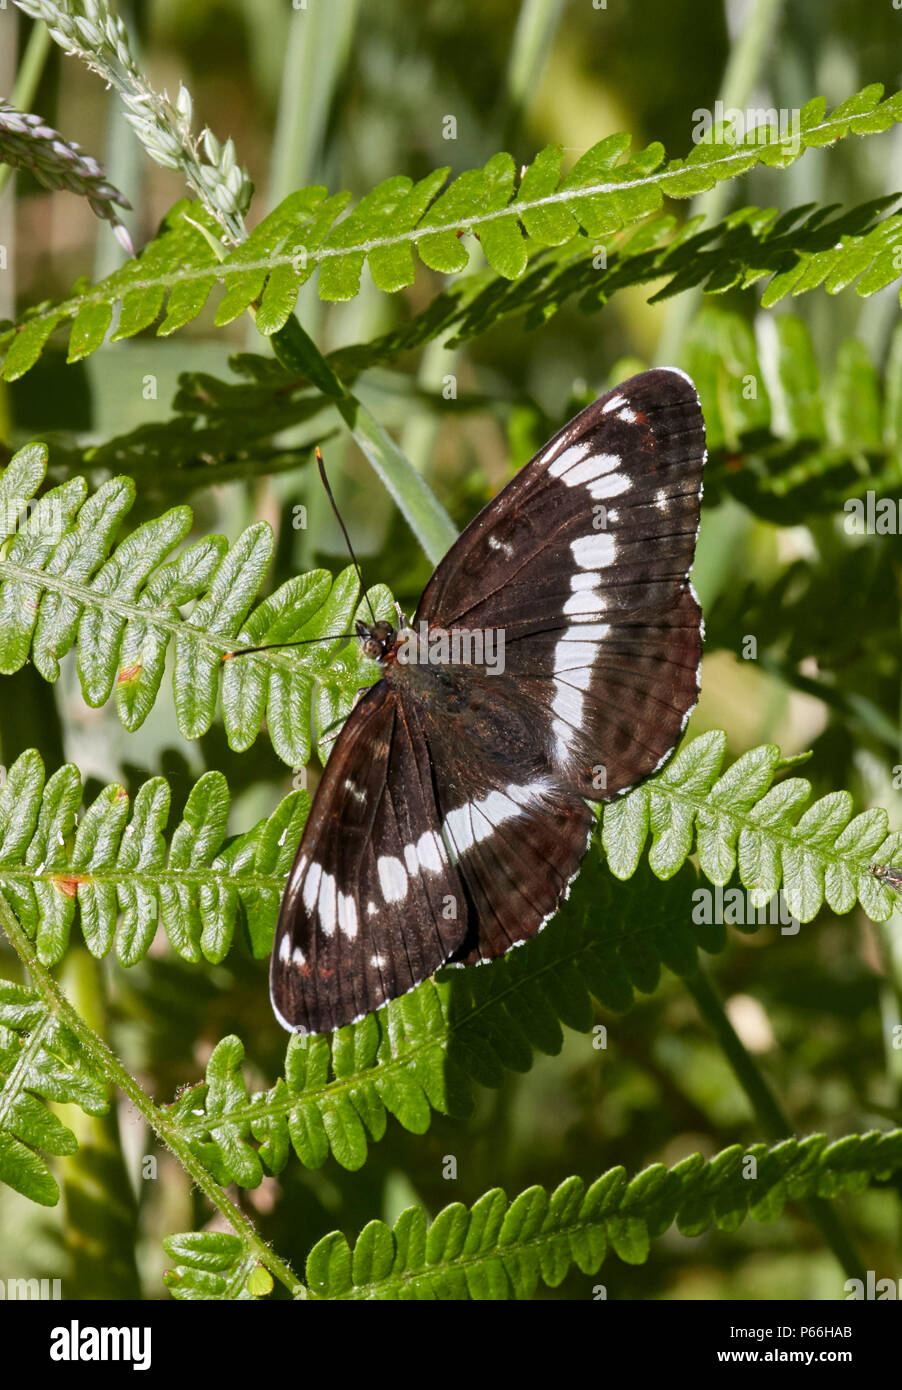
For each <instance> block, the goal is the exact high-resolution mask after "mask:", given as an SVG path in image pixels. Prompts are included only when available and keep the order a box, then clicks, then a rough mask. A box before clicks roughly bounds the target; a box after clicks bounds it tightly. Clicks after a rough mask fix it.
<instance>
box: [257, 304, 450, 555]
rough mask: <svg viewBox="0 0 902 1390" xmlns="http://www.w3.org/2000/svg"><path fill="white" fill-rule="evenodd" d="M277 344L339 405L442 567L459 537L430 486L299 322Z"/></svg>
mask: <svg viewBox="0 0 902 1390" xmlns="http://www.w3.org/2000/svg"><path fill="white" fill-rule="evenodd" d="M272 345H273V349H274V351H275V354H276V356H277V357H278V359H279V361H280V362H281V363H282V365H283V366H285V367H287V368H288V369H289V371H295V372H303V374H304V376H306V377H308V378H309V380H310V381H312V382H313V384H314V386H317V387H319V389H320V390H321V391H322V392H323V394H324V395H326V396H328V397H329V399H330V400H332V401H334V403H335V407H336V409H337V410H338V412H339V414H340V415H341V416H342V418H343V419H344V420H345V422H346V423H347V425H348V427H349V429H350V431H351V434H352V435H353V436H354V438H355V439H356V441H357V443H358V445H359V446H360V448H361V450H362V451H363V453H364V454H365V455H366V457H367V458H368V459H369V461H370V463H371V464H372V466H373V469H374V470H375V472H376V475H377V477H378V478H379V480H380V481H381V482H382V484H383V486H384V487H385V488H386V489H387V491H388V492H389V493H390V495H391V496H392V497H393V498H394V500H395V502H396V503H397V505H398V507H399V508H400V510H401V513H402V515H403V517H404V519H405V520H406V521H407V524H408V525H409V527H410V529H411V531H412V532H413V534H414V535H415V536H416V538H417V540H418V541H419V543H420V545H421V546H422V547H423V550H424V551H425V553H426V555H427V556H428V557H429V559H430V560H431V561H432V563H433V564H434V565H437V564H438V562H439V560H440V559H441V558H442V556H443V555H444V554H445V552H446V551H447V550H448V549H449V548H450V547H451V546H452V545H453V544H454V542H455V540H456V539H457V531H456V529H455V526H454V522H453V521H452V520H451V518H450V516H449V515H448V513H447V512H446V511H445V509H444V507H443V506H442V504H441V502H439V500H438V498H437V497H436V496H435V493H434V492H433V491H432V489H431V488H430V487H429V484H428V483H427V482H426V481H425V479H423V478H422V477H421V476H420V474H419V473H418V472H417V471H416V469H415V468H414V467H413V465H412V463H411V462H410V460H409V459H408V458H407V457H406V456H405V455H404V454H403V453H402V452H401V450H400V449H399V448H398V446H397V444H396V443H395V442H394V440H393V439H392V438H391V437H390V436H389V435H388V434H386V432H385V430H384V429H383V428H382V426H381V425H380V424H379V423H378V421H377V420H375V419H374V418H373V416H372V415H371V414H370V413H369V411H368V410H367V409H366V407H365V406H363V405H361V403H360V401H359V400H358V399H357V398H356V396H353V395H352V394H351V393H350V392H349V391H348V390H347V389H346V388H345V386H344V385H343V384H342V382H341V381H339V379H338V377H337V376H336V375H335V373H334V372H333V370H332V368H331V367H330V366H329V363H328V362H327V361H326V359H325V358H324V357H323V355H322V353H321V352H320V351H319V349H318V348H317V346H316V344H315V343H314V342H313V340H312V338H310V336H309V335H308V334H307V333H306V332H305V330H304V329H303V328H302V327H301V325H300V323H299V322H298V320H297V319H295V318H291V319H289V320H288V322H287V323H286V325H285V327H284V328H282V329H280V330H279V332H278V333H275V334H273V337H272Z"/></svg>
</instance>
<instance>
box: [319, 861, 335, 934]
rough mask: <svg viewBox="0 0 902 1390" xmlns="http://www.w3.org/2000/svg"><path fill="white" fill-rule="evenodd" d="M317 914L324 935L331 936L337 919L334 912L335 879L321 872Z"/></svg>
mask: <svg viewBox="0 0 902 1390" xmlns="http://www.w3.org/2000/svg"><path fill="white" fill-rule="evenodd" d="M317 914H318V916H319V924H320V926H321V927H322V930H323V933H324V935H326V936H332V935H333V934H334V932H335V927H336V925H337V920H338V919H337V917H336V914H335V879H334V878H333V877H332V875H331V874H323V879H322V883H321V884H320V889H319V902H318V903H317Z"/></svg>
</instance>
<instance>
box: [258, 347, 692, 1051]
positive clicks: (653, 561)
mask: <svg viewBox="0 0 902 1390" xmlns="http://www.w3.org/2000/svg"><path fill="white" fill-rule="evenodd" d="M705 457H706V451H705V428H704V420H703V418H702V413H701V408H700V406H699V402H698V395H697V393H696V391H695V387H694V386H693V384H692V382H691V381H690V379H689V378H688V377H687V376H686V375H685V374H684V373H683V372H680V371H677V370H676V369H674V368H666V369H661V370H655V371H649V372H643V373H642V374H641V375H640V376H635V377H633V378H632V379H631V380H629V381H627V382H625V383H624V384H623V385H622V386H619V387H617V389H616V390H614V391H611V392H609V393H608V394H607V395H606V396H603V397H602V398H601V399H600V400H598V401H596V402H595V403H594V404H593V405H590V406H589V407H588V409H586V410H583V411H582V412H581V413H580V414H579V415H577V416H576V418H575V419H574V420H571V421H570V423H569V424H568V425H566V426H565V427H564V428H563V429H562V430H561V431H560V432H559V433H558V434H556V435H555V436H554V438H553V439H552V440H551V442H550V443H549V444H548V445H547V446H546V447H545V448H544V449H543V450H542V451H541V453H539V454H537V455H536V456H535V458H533V459H531V460H530V462H529V463H527V464H526V466H525V467H524V468H522V469H521V470H520V472H519V473H518V474H517V475H516V477H515V478H513V479H512V480H511V482H510V483H508V485H507V486H506V487H505V488H504V489H503V490H502V491H501V492H500V493H499V494H498V496H497V497H496V498H495V499H494V500H493V501H492V502H490V503H489V504H488V506H487V507H485V508H484V510H483V511H482V512H481V513H480V514H479V516H477V517H476V519H475V521H473V522H472V523H471V525H470V526H468V527H467V529H466V531H464V533H463V535H461V537H460V538H459V539H458V540H457V542H456V543H455V544H454V545H453V546H452V548H451V550H450V551H449V552H448V554H447V555H446V557H445V558H444V560H442V561H441V563H440V564H439V566H438V568H437V570H436V571H435V573H434V574H433V576H432V578H431V580H430V581H429V583H428V585H427V586H426V590H425V592H424V594H423V596H422V598H421V599H420V603H419V607H418V608H417V612H416V616H415V618H414V620H413V623H412V629H408V628H407V627H406V625H405V624H404V622H403V618H402V617H401V615H400V613H399V628H398V629H394V628H393V627H391V626H390V625H389V624H388V623H377V622H373V623H372V624H364V623H359V624H358V636H359V638H360V640H361V642H362V643H363V646H364V650H365V651H366V652H367V653H368V654H369V655H371V656H374V657H376V659H377V660H378V661H379V662H380V665H381V667H382V679H381V680H379V681H378V682H377V684H376V685H374V686H372V687H371V688H370V689H369V690H367V692H366V693H365V694H364V695H363V696H362V698H361V699H360V701H359V702H358V704H357V705H356V706H355V708H354V710H353V711H352V713H351V715H350V716H349V718H348V719H347V721H346V723H345V725H344V727H343V729H342V731H341V733H340V734H339V736H338V739H337V741H336V743H335V747H334V749H333V751H332V754H331V756H330V757H329V759H328V762H327V764H326V768H325V771H324V773H323V777H322V781H321V782H320V785H319V787H318V789H317V792H316V796H315V797H314V801H313V806H312V809H311V811H310V815H309V818H308V820H307V825H306V827H305V830H304V835H303V839H302V840H301V844H300V848H299V849H298V853H297V858H296V859H295V861H294V865H293V867H292V870H291V873H290V875H289V878H288V883H287V886H286V889H285V894H284V897H283V899H282V906H281V910H280V913H279V922H278V927H277V930H276V937H275V942H274V945H273V953H272V964H271V971H270V990H271V996H272V1003H273V1008H274V1009H275V1012H276V1015H277V1017H278V1018H279V1020H280V1022H281V1023H282V1024H283V1025H284V1026H285V1027H286V1028H289V1029H291V1030H293V1031H297V1032H306V1033H322V1032H329V1031H331V1030H332V1029H335V1028H339V1027H341V1026H342V1025H343V1024H346V1023H352V1022H355V1021H356V1020H358V1019H360V1018H362V1017H363V1016H364V1015H365V1014H367V1013H370V1012H371V1011H372V1010H373V1009H378V1008H380V1007H381V1006H382V1005H383V1004H385V1003H386V1002H387V1001H388V1000H389V999H394V998H396V997H397V996H398V995H400V994H404V993H406V992H407V991H408V990H411V989H413V988H414V986H415V985H418V984H419V983H420V982H421V981H422V980H425V979H426V978H427V977H428V976H430V975H432V974H433V972H434V971H435V970H437V969H438V967H439V966H441V965H444V964H446V963H447V962H450V961H467V962H477V961H485V960H490V959H492V957H494V956H499V955H502V954H503V953H504V952H505V951H508V950H509V949H510V948H511V947H512V946H517V945H519V944H520V943H521V942H523V941H525V940H527V939H528V938H529V937H531V936H534V935H535V933H536V932H537V931H538V930H539V929H540V927H541V926H542V925H543V924H544V923H545V922H546V921H547V920H548V918H549V917H550V916H551V915H552V914H553V913H554V912H555V911H556V909H557V907H558V905H559V904H560V902H561V901H562V899H563V898H565V897H566V895H567V892H568V890H569V885H570V882H571V880H572V879H573V878H574V876H575V875H576V873H577V871H578V869H579V865H580V861H581V860H582V858H583V855H584V854H585V852H586V850H587V848H588V843H589V837H590V834H591V831H592V829H593V827H594V825H595V815H594V813H593V811H592V809H591V807H590V806H589V805H588V804H587V802H591V801H607V800H610V799H612V798H613V797H616V796H619V795H620V794H621V793H622V792H625V791H627V790H628V789H629V788H630V787H632V786H635V785H636V783H637V782H640V781H642V779H643V778H645V777H648V776H649V774H651V773H653V772H655V771H656V770H657V769H658V768H659V767H661V766H662V764H663V763H664V762H665V761H666V760H667V758H668V757H669V756H670V754H671V752H672V751H673V748H674V746H675V744H676V742H677V739H678V738H679V735H680V734H681V732H682V730H683V728H684V727H685V724H686V721H687V719H688V717H689V714H690V712H691V711H692V709H693V707H694V706H695V702H696V699H697V697H698V690H699V670H700V662H701V650H702V620H701V610H700V608H699V604H698V600H697V599H696V596H695V593H694V591H693V589H692V586H691V584H690V583H689V569H690V566H691V564H692V560H693V556H694V552H695V541H696V536H697V534H698V522H699V504H700V499H701V491H702V466H703V464H704V461H705ZM433 636H437V637H438V638H441V637H442V636H443V637H444V638H445V639H449V640H448V641H447V642H446V644H445V645H444V646H443V645H442V642H441V641H440V640H439V641H436V642H435V643H433V641H432V640H431V639H432V637H433ZM477 636H478V637H480V639H484V643H485V645H484V647H483V648H482V649H480V648H479V647H478V645H476V646H474V645H472V642H473V641H475V638H476V637H477ZM418 639H419V640H418ZM424 639H425V640H424ZM456 639H462V640H461V641H457V647H469V650H468V651H467V653H466V656H465V657H464V658H463V659H457V660H455V659H453V657H452V656H449V653H451V652H453V651H454V650H455V641H456ZM499 639H502V640H499ZM490 647H491V649H492V652H493V653H494V657H493V663H492V664H490V662H489V660H488V657H487V653H488V650H489V648H490ZM433 648H435V650H436V651H437V652H438V659H436V657H435V655H434V653H433ZM499 650H500V651H501V652H502V654H503V663H502V662H499V661H498V659H497V654H498V651H499ZM411 653H413V655H411ZM502 666H503V669H502Z"/></svg>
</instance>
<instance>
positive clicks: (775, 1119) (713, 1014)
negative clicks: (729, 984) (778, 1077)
mask: <svg viewBox="0 0 902 1390" xmlns="http://www.w3.org/2000/svg"><path fill="white" fill-rule="evenodd" d="M685 983H686V987H687V988H688V990H689V993H690V994H691V995H692V997H693V999H694V1000H695V1003H696V1006H697V1008H698V1011H699V1013H700V1014H701V1016H702V1018H703V1019H704V1020H705V1022H706V1023H707V1024H708V1026H709V1027H710V1028H711V1030H712V1032H713V1033H714V1035H715V1037H716V1038H717V1041H718V1042H719V1043H720V1046H721V1047H722V1048H723V1051H724V1054H725V1055H726V1058H727V1061H728V1062H729V1064H730V1066H731V1067H732V1068H733V1072H734V1073H735V1075H736V1079H737V1080H738V1082H739V1084H740V1086H741V1087H742V1089H743V1090H744V1091H745V1093H746V1095H747V1096H748V1098H749V1100H750V1101H751V1104H752V1108H753V1109H754V1111H755V1114H756V1115H757V1117H758V1120H759V1123H760V1124H761V1125H762V1127H763V1129H764V1131H765V1134H766V1135H767V1137H768V1138H769V1139H777V1140H779V1139H792V1138H794V1137H795V1133H794V1130H793V1126H792V1122H791V1121H790V1119H789V1116H788V1115H787V1114H786V1112H785V1110H784V1109H783V1107H782V1105H781V1104H780V1102H779V1100H778V1099H777V1097H776V1096H775V1095H774V1093H773V1091H772V1090H771V1089H770V1087H769V1086H768V1084H767V1082H766V1081H765V1079H764V1076H763V1075H762V1073H761V1071H760V1070H759V1068H758V1065H757V1063H756V1062H755V1060H754V1058H753V1057H752V1055H751V1053H750V1052H748V1051H747V1050H746V1048H745V1047H744V1046H743V1044H742V1042H741V1041H740V1038H739V1035H738V1034H737V1032H736V1030H735V1028H734V1027H733V1025H732V1023H731V1022H730V1020H729V1019H728V1018H727V1015H726V1012H725V1011H724V1007H723V1003H722V1002H721V1000H720V998H719V997H718V995H717V992H716V990H715V989H714V986H713V985H712V983H711V981H710V979H709V978H708V976H707V975H705V974H704V973H703V972H702V970H701V969H699V970H698V971H697V972H696V973H695V974H694V975H690V976H688V977H686V980H685ZM804 1205H805V1206H806V1207H807V1208H808V1211H809V1213H810V1215H811V1217H812V1220H813V1221H814V1222H815V1224H816V1225H817V1227H818V1228H819V1230H820V1232H821V1235H822V1236H823V1237H824V1240H825V1241H826V1242H827V1244H828V1245H829V1247H830V1249H831V1250H832V1251H833V1253H834V1255H835V1256H836V1258H837V1260H838V1261H839V1263H840V1265H841V1266H842V1268H843V1269H844V1270H845V1272H846V1274H847V1275H848V1277H849V1278H850V1279H862V1280H863V1279H864V1278H865V1268H864V1264H863V1261H862V1259H861V1256H860V1255H859V1254H858V1251H857V1250H856V1249H855V1247H854V1245H853V1244H852V1240H851V1238H850V1236H849V1234H848V1232H847V1231H846V1230H845V1228H844V1227H843V1225H842V1223H841V1222H840V1220H839V1217H838V1216H837V1215H836V1212H835V1211H834V1210H833V1208H832V1207H831V1206H830V1203H829V1202H827V1201H826V1200H825V1199H824V1198H823V1197H809V1198H808V1199H807V1201H806V1202H805V1204H804Z"/></svg>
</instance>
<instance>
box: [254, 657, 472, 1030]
mask: <svg viewBox="0 0 902 1390" xmlns="http://www.w3.org/2000/svg"><path fill="white" fill-rule="evenodd" d="M439 827H440V818H439V814H438V810H437V807H436V803H435V798H434V793H433V789H432V781H431V772H430V764H429V755H428V751H427V749H426V747H425V745H424V744H423V741H422V736H421V735H420V734H419V731H418V730H417V728H416V726H415V725H411V723H410V722H409V721H407V720H405V718H404V713H403V709H402V708H401V700H400V699H399V698H398V696H397V695H396V693H395V692H394V691H392V690H390V689H389V687H388V686H387V685H386V684H385V683H384V682H381V681H380V682H379V684H378V685H375V686H373V688H372V689H371V690H370V691H368V692H367V694H366V695H365V696H364V697H363V699H361V701H360V702H359V703H358V705H357V706H356V708H355V709H354V711H353V712H352V714H351V716H350V718H349V719H348V720H347V722H346V724H345V725H344V728H343V729H342V731H341V734H340V735H339V737H338V739H337V740H336V745H335V748H334V749H333V752H332V755H331V757H330V758H329V761H328V763H327V765H326V769H325V772H324V774H323V779H322V782H321V783H320V785H319V787H318V788H317V793H316V797H315V799H314V803H313V807H312V809H311V812H310V816H309V818H308V821H307V826H306V828H305V831H304V838H303V840H302V841H301V846H300V849H299V850H298V854H297V858H296V859H295V862H294V865H293V867H292V869H291V873H290V874H289V878H288V884H287V886H286V889H285V894H284V896H283V899H282V905H281V908H280V911H279V921H278V925H277V928H276V937H275V943H274V945H273V953H272V962H271V968H270V993H271V997H272V1003H273V1008H274V1010H275V1012H276V1015H277V1017H278V1018H279V1019H280V1021H281V1022H282V1023H283V1025H284V1026H285V1027H286V1028H290V1029H292V1030H294V1031H297V1032H307V1033H321V1032H329V1031H331V1030H332V1029H334V1028H338V1027H340V1026H342V1025H343V1024H345V1023H350V1022H354V1021H356V1020H357V1019H359V1018H362V1017H363V1016H364V1014H367V1013H370V1012H371V1011H372V1010H373V1009H378V1008H380V1007H381V1005H383V1004H384V1003H385V1002H386V1000H388V999H394V998H396V997H397V996H398V995H399V994H404V993H406V992H407V991H408V990H410V989H412V988H413V987H414V985H417V984H419V983H420V982H421V981H422V980H425V979H426V978H427V977H428V976H429V975H431V974H432V973H433V972H434V971H435V970H437V969H438V967H439V966H440V965H441V964H442V963H443V962H444V961H446V960H448V959H449V958H450V957H451V956H452V955H453V954H454V953H455V952H456V951H458V950H459V949H460V948H461V946H462V945H463V943H464V941H465V939H466V934H467V925H468V917H467V909H466V901H465V897H464V894H463V892H462V889H461V884H460V879H459V876H458V874H457V871H456V869H455V868H454V866H453V864H452V863H451V861H450V858H449V856H448V853H447V850H446V847H445V844H444V841H443V839H442V837H441V833H440V828H439ZM449 901H450V902H451V903H452V904H453V910H452V912H450V913H449V909H448V903H449Z"/></svg>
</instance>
